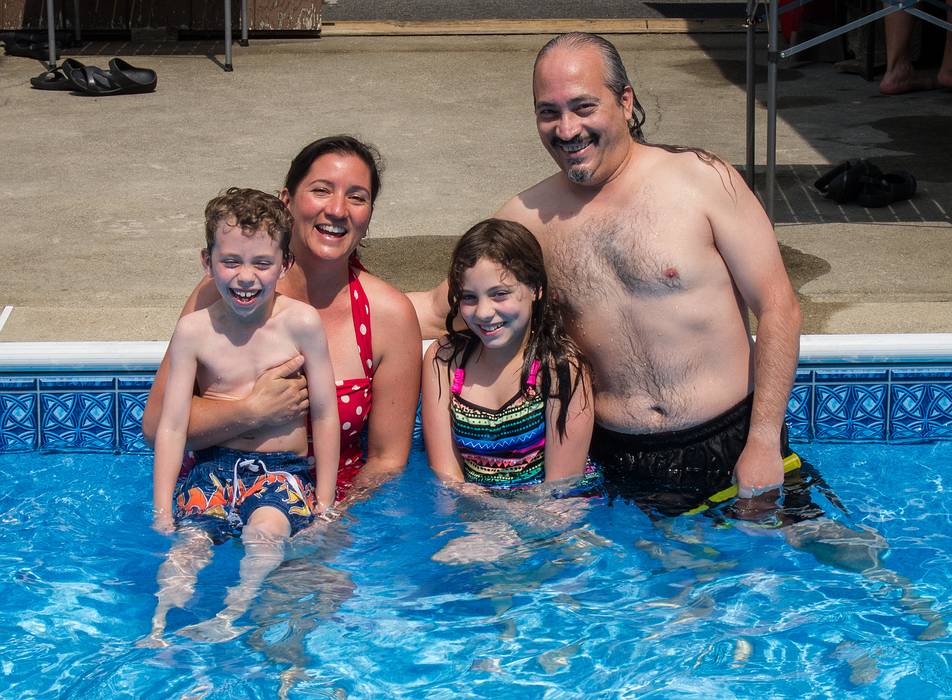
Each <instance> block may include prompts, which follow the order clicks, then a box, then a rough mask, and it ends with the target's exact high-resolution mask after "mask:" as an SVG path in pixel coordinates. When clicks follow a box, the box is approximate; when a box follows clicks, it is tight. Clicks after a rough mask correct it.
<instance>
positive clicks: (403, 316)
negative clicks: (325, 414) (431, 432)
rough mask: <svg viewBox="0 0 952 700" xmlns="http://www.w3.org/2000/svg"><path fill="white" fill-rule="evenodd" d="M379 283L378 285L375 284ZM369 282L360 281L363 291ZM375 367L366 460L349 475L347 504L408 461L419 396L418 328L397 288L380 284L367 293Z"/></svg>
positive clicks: (410, 307)
mask: <svg viewBox="0 0 952 700" xmlns="http://www.w3.org/2000/svg"><path fill="white" fill-rule="evenodd" d="M378 284H382V283H379V282H378ZM369 287H370V284H369V282H368V284H365V286H364V289H365V290H368V288H369ZM370 307H371V310H372V313H373V338H374V356H375V360H376V370H375V371H374V381H373V407H372V409H371V411H370V420H369V421H368V433H367V463H366V464H365V465H364V466H363V467H362V468H361V470H360V471H359V472H358V474H357V477H356V478H355V479H354V488H353V490H352V491H351V494H352V496H351V497H348V498H347V499H346V500H347V502H348V503H353V502H355V501H359V500H363V498H366V497H367V496H368V495H369V492H370V491H371V490H372V489H374V488H375V487H377V486H379V485H380V484H382V483H384V482H386V481H389V480H390V479H392V478H394V477H396V476H398V475H399V474H400V473H401V472H402V471H403V468H404V467H405V466H406V464H407V456H408V455H409V454H410V442H411V440H412V437H413V419H414V417H415V416H416V407H417V401H418V400H419V397H420V351H421V347H422V345H421V340H420V330H419V326H418V325H417V321H416V315H415V314H414V311H413V307H412V306H411V305H410V302H409V301H408V300H407V298H406V296H404V295H403V294H402V293H401V292H398V291H397V290H395V289H392V288H389V287H388V288H384V289H379V292H378V293H377V294H376V295H374V296H371V299H370Z"/></svg>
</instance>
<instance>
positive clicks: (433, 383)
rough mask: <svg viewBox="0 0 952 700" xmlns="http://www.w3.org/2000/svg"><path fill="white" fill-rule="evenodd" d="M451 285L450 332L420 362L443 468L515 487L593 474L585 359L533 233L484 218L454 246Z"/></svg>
mask: <svg viewBox="0 0 952 700" xmlns="http://www.w3.org/2000/svg"><path fill="white" fill-rule="evenodd" d="M448 281H449V292H448V300H449V304H450V312H449V314H448V315H447V317H446V329H447V334H446V335H445V336H443V337H442V338H441V339H439V340H438V341H436V342H434V343H433V344H432V345H431V346H430V348H429V350H428V351H427V353H426V357H425V359H424V362H423V431H424V433H423V434H424V440H425V442H426V451H427V455H428V456H429V460H430V466H431V467H432V469H433V471H434V472H435V473H436V475H437V476H438V477H439V478H440V479H441V480H443V481H444V482H448V483H459V482H469V483H474V484H479V485H481V486H485V487H487V488H489V489H494V490H509V489H515V488H526V487H530V486H535V485H538V484H541V483H543V482H554V481H563V480H569V479H579V478H581V477H583V476H584V475H585V474H586V472H592V471H593V470H592V468H591V467H590V465H589V463H588V460H587V454H588V447H589V441H590V440H591V435H592V426H593V422H594V404H593V402H592V395H591V382H590V381H589V377H588V366H587V363H586V362H585V360H584V358H583V357H582V355H581V354H580V353H579V351H578V348H577V347H576V345H575V343H574V342H572V340H571V339H570V338H569V337H568V335H567V334H566V332H565V329H564V325H563V322H562V319H561V315H560V312H559V308H558V306H557V304H556V303H555V301H554V300H553V299H551V298H550V297H549V290H548V281H547V278H546V274H545V267H544V266H543V259H542V249H541V248H540V247H539V244H538V243H537V242H536V240H535V237H534V236H533V235H532V234H531V233H529V231H528V230H527V229H526V228H525V227H523V226H521V225H520V224H517V223H513V222H511V221H503V220H501V219H487V220H486V221H482V222H480V223H478V224H476V225H475V226H473V227H472V228H471V229H470V230H469V231H467V232H466V233H465V234H464V235H463V237H462V238H460V240H459V242H458V243H457V245H456V248H455V249H454V251H453V260H452V264H451V266H450V273H449V277H448ZM457 316H459V317H460V318H461V319H462V320H463V321H464V322H465V324H466V329H465V330H463V331H457V330H454V328H453V323H454V320H455V319H456V318H457Z"/></svg>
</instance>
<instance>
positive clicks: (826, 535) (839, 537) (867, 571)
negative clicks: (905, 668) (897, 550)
mask: <svg viewBox="0 0 952 700" xmlns="http://www.w3.org/2000/svg"><path fill="white" fill-rule="evenodd" d="M783 533H784V536H785V537H786V539H787V542H788V543H789V544H790V545H791V546H793V547H795V548H796V549H799V550H802V551H804V552H808V553H809V554H812V555H813V556H814V557H816V559H817V561H820V562H823V563H824V564H829V565H831V566H835V567H837V568H839V569H844V570H846V571H855V572H856V573H860V574H862V575H863V576H864V577H866V578H868V579H869V580H871V581H878V582H880V583H885V584H886V585H889V586H894V587H895V588H898V589H899V591H900V593H901V594H902V596H901V598H900V599H899V604H900V605H901V606H902V607H903V608H905V609H906V610H907V611H909V612H910V613H912V614H913V615H915V616H916V617H918V618H919V619H921V620H922V621H923V622H925V623H926V627H925V629H924V630H922V631H921V632H920V633H919V634H918V635H917V637H918V638H919V639H923V640H925V639H937V638H939V637H943V636H945V635H946V633H947V631H948V628H947V625H946V622H945V620H944V619H942V616H941V615H940V614H939V613H937V612H936V611H935V610H933V609H932V602H933V601H930V600H929V599H928V598H924V597H922V596H920V595H919V594H918V593H916V591H915V588H914V586H913V584H912V582H911V581H910V580H909V579H907V578H906V577H905V576H901V575H899V574H897V573H896V572H895V571H892V570H890V569H887V568H885V567H884V566H883V565H882V563H881V560H882V555H883V554H884V553H885V552H886V550H888V549H889V543H888V542H887V541H886V538H885V537H883V536H882V535H880V534H879V533H878V532H875V531H873V530H869V529H865V528H864V529H862V530H853V529H851V528H848V527H846V526H845V525H843V524H842V523H839V522H837V521H835V520H830V519H828V518H819V519H817V520H807V521H804V522H800V523H795V524H792V525H790V526H788V527H786V528H784V529H783Z"/></svg>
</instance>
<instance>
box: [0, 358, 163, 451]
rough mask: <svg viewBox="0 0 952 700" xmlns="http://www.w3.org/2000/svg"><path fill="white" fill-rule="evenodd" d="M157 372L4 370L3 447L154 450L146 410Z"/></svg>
mask: <svg viewBox="0 0 952 700" xmlns="http://www.w3.org/2000/svg"><path fill="white" fill-rule="evenodd" d="M151 385H152V375H151V374H142V373H136V374H121V373H102V372H97V373H85V374H83V373H70V372H58V373H56V374H41V375H35V376H21V375H14V374H10V375H0V452H31V451H34V450H42V451H50V452H61V451H75V452H123V453H128V454H145V453H148V452H150V449H149V447H148V446H147V445H146V443H145V440H144V439H143V437H142V427H141V423H142V410H143V408H144V407H145V401H146V398H147V397H148V395H149V387H150V386H151Z"/></svg>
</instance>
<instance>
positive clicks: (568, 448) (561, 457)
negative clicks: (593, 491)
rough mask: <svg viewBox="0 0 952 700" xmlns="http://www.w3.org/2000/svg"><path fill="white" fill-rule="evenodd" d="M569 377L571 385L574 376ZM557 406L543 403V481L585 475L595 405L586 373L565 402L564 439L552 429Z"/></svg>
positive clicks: (558, 402) (553, 403) (549, 402)
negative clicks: (566, 404)
mask: <svg viewBox="0 0 952 700" xmlns="http://www.w3.org/2000/svg"><path fill="white" fill-rule="evenodd" d="M583 371H584V370H583ZM572 374H573V376H572V377H571V380H572V381H573V382H574V381H575V376H574V375H575V372H574V371H573V373H572ZM554 382H555V377H553V383H554ZM560 406H561V402H560V401H559V400H558V399H554V398H549V399H548V400H546V402H545V480H546V481H559V480H561V479H569V478H572V477H580V476H582V475H583V474H584V472H585V461H586V459H587V458H588V448H589V444H590V443H591V441H592V428H594V426H595V402H594V400H593V399H592V382H591V379H590V377H589V376H588V373H587V372H586V373H584V374H583V375H582V381H580V382H579V385H578V387H577V388H576V390H575V392H574V393H573V394H572V398H571V399H570V400H569V409H568V412H567V414H566V417H565V437H562V436H561V435H559V429H558V426H557V425H556V418H557V417H558V415H559V407H560Z"/></svg>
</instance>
